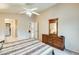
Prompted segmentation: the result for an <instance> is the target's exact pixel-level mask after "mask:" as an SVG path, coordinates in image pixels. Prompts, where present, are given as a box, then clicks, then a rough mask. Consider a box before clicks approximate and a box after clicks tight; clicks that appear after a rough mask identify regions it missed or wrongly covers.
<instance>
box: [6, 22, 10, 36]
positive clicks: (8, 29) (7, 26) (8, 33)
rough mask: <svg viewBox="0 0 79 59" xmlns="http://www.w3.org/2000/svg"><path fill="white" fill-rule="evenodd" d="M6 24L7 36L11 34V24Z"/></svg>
mask: <svg viewBox="0 0 79 59" xmlns="http://www.w3.org/2000/svg"><path fill="white" fill-rule="evenodd" d="M5 25H6V32H5V36H6V37H7V36H11V24H10V23H5Z"/></svg>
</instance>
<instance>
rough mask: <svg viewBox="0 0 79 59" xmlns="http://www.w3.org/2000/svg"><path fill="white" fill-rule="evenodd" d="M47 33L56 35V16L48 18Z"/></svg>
mask: <svg viewBox="0 0 79 59" xmlns="http://www.w3.org/2000/svg"><path fill="white" fill-rule="evenodd" d="M49 34H56V35H58V18H55V19H49Z"/></svg>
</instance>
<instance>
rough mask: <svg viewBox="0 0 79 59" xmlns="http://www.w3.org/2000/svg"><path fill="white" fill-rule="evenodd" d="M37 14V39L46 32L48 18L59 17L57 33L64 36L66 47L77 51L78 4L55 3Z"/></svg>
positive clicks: (78, 42)
mask: <svg viewBox="0 0 79 59" xmlns="http://www.w3.org/2000/svg"><path fill="white" fill-rule="evenodd" d="M40 14H41V15H40V16H37V18H36V19H37V21H38V22H39V39H40V40H42V34H48V31H49V28H48V20H49V19H52V18H59V20H58V33H59V35H63V36H65V47H66V49H69V50H72V51H75V52H79V46H78V45H79V36H78V35H79V26H78V25H79V4H57V5H55V6H53V7H51V8H49V9H48V10H45V11H44V12H42V13H40Z"/></svg>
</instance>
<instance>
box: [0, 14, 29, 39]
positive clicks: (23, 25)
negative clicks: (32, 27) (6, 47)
mask: <svg viewBox="0 0 79 59" xmlns="http://www.w3.org/2000/svg"><path fill="white" fill-rule="evenodd" d="M5 18H9V19H14V20H17V38H18V39H27V38H29V36H28V35H29V34H28V23H29V19H28V17H27V16H26V15H18V14H4V13H3V14H2V13H1V14H0V40H3V39H5V37H4V35H5V33H4V19H5Z"/></svg>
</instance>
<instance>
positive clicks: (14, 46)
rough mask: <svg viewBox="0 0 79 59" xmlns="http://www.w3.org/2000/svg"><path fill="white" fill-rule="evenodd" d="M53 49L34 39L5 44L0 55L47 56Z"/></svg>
mask: <svg viewBox="0 0 79 59" xmlns="http://www.w3.org/2000/svg"><path fill="white" fill-rule="evenodd" d="M52 50H53V49H52V47H50V46H49V45H46V44H44V43H42V42H40V41H39V40H36V39H25V40H19V41H16V42H11V43H5V44H4V47H3V49H2V50H0V55H47V54H49V52H51V51H52Z"/></svg>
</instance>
